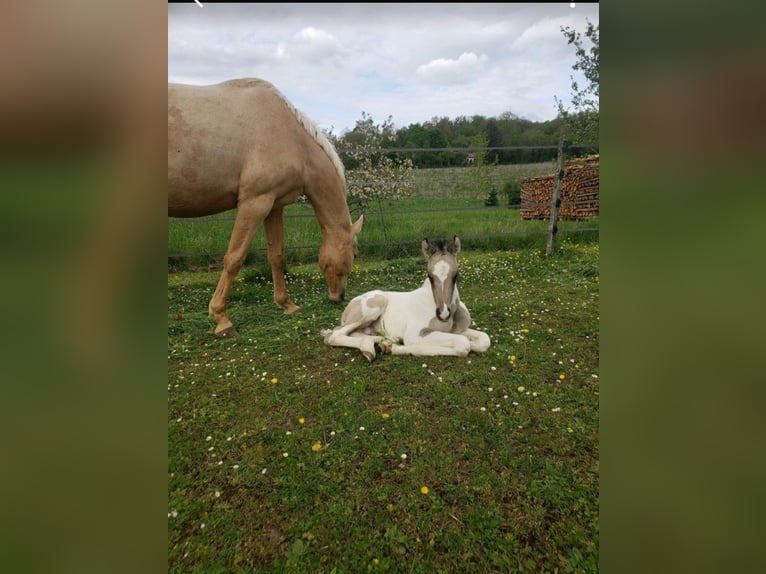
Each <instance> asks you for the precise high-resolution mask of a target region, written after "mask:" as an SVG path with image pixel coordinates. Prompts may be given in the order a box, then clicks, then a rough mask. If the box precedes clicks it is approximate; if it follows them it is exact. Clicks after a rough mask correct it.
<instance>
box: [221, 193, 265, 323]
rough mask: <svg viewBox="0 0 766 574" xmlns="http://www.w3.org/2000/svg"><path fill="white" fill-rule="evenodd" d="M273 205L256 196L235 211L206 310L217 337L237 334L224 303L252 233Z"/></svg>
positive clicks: (252, 235)
mask: <svg viewBox="0 0 766 574" xmlns="http://www.w3.org/2000/svg"><path fill="white" fill-rule="evenodd" d="M272 205H273V201H272V200H271V199H269V198H268V197H265V196H259V197H256V198H253V199H251V200H248V201H245V202H242V203H241V204H240V205H239V207H238V208H237V218H236V220H235V221H234V229H233V230H232V232H231V238H230V239H229V247H228V248H227V249H226V255H225V256H224V258H223V271H222V272H221V277H220V279H219V280H218V286H217V287H216V288H215V293H213V297H212V298H211V299H210V305H209V306H208V309H209V311H210V315H211V316H212V317H213V319H214V320H215V322H216V327H215V334H216V335H217V336H219V337H228V336H230V335H235V334H236V333H237V330H236V329H235V328H234V325H233V324H232V322H231V321H230V320H229V317H228V316H227V315H226V301H227V299H228V298H229V292H230V291H231V285H232V283H233V282H234V278H235V277H236V276H237V273H239V271H240V269H242V265H243V263H244V262H245V257H246V256H247V250H248V249H249V248H250V244H251V243H252V241H253V237H254V236H255V232H256V231H258V228H259V227H260V226H261V223H262V222H263V220H264V219H265V218H266V216H267V215H268V214H269V211H270V210H271V206H272Z"/></svg>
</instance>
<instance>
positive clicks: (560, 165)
mask: <svg viewBox="0 0 766 574" xmlns="http://www.w3.org/2000/svg"><path fill="white" fill-rule="evenodd" d="M564 136H565V131H564V130H561V137H559V153H558V160H557V165H556V177H555V180H554V181H555V183H554V186H553V197H551V217H550V223H549V224H548V244H547V245H546V247H545V254H546V255H550V254H551V253H553V242H554V240H555V239H556V233H557V232H558V230H559V228H558V226H557V225H556V221H557V219H558V215H559V206H560V205H561V185H562V184H563V183H564Z"/></svg>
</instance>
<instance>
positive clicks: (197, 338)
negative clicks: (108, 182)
mask: <svg viewBox="0 0 766 574" xmlns="http://www.w3.org/2000/svg"><path fill="white" fill-rule="evenodd" d="M543 246H544V237H542V238H540V239H539V240H538V242H537V244H535V245H534V246H533V247H532V248H523V249H515V250H511V251H507V250H506V251H490V252H481V251H478V250H476V249H474V246H473V245H472V244H471V242H470V241H464V243H463V249H464V252H463V253H462V254H461V257H460V293H461V298H462V299H463V300H464V301H465V302H466V304H467V305H468V307H469V309H470V310H471V313H472V315H473V317H474V320H475V321H476V327H477V328H479V329H481V330H484V331H486V332H487V333H488V334H489V335H490V337H491V338H492V347H491V348H490V349H489V351H488V352H487V353H485V354H481V355H476V354H472V355H470V356H469V357H468V358H464V359H458V358H451V357H427V358H423V357H420V358H418V357H407V356H390V355H386V356H383V357H380V358H379V359H378V360H376V361H375V362H374V363H368V362H367V361H365V360H364V358H363V357H362V355H361V354H360V353H359V352H358V351H356V350H353V349H342V348H332V347H328V346H326V345H324V343H323V341H322V337H321V336H320V335H319V332H320V330H321V329H324V328H329V327H332V326H334V325H337V324H338V321H339V318H340V313H341V308H340V307H338V306H334V305H331V304H330V303H328V302H326V286H325V283H324V280H323V278H322V277H321V276H320V275H319V273H318V269H317V266H316V263H312V264H306V265H295V266H293V267H292V268H291V270H290V273H289V276H288V280H289V282H288V289H289V290H290V293H291V295H292V296H293V298H294V299H295V301H296V302H297V303H298V304H299V305H301V306H302V312H301V313H300V314H299V315H294V316H289V315H285V314H283V313H282V311H281V310H280V309H279V308H277V307H276V306H275V305H274V303H273V301H272V291H271V289H272V286H271V282H270V273H269V271H268V268H267V267H265V266H263V267H261V268H258V267H250V268H246V269H245V270H244V271H243V272H242V273H241V274H240V276H239V277H238V279H237V282H236V284H235V286H234V288H233V289H232V294H231V297H230V300H229V310H230V317H231V319H232V320H233V321H234V323H235V325H236V326H237V328H238V330H239V335H238V336H237V337H236V338H235V339H223V340H219V339H216V338H214V337H213V335H212V332H213V327H214V324H213V322H212V321H211V320H210V319H209V318H208V317H207V304H208V300H209V298H210V296H211V295H212V292H213V290H214V288H215V284H216V281H217V279H218V273H217V272H208V271H205V272H202V271H198V272H184V273H171V274H170V275H169V276H168V371H169V378H168V411H169V413H168V458H169V463H168V488H169V501H168V514H169V516H168V531H169V554H168V561H169V571H170V572H179V573H180V572H184V573H186V572H312V573H318V572H326V573H330V572H337V573H344V572H348V573H357V572H368V571H369V572H535V573H538V572H555V571H558V572H596V571H597V564H598V540H599V526H598V525H599V518H598V516H599V507H598V497H599V488H598V476H599V471H598V466H599V463H598V404H599V397H598V390H599V385H598V372H599V371H598V257H599V249H598V245H597V244H596V243H593V242H585V243H576V242H575V237H574V236H573V237H571V238H565V239H563V241H561V242H560V244H559V249H558V250H557V252H556V253H555V254H554V255H553V256H552V257H550V258H546V257H545V256H544V255H543V254H542V253H543ZM424 273H425V260H424V259H423V258H422V256H420V257H405V258H401V259H397V260H391V261H382V260H371V259H366V258H364V257H361V258H360V259H359V260H358V261H357V264H356V265H355V269H354V271H353V272H352V274H351V276H350V278H349V285H348V295H349V296H350V297H351V296H354V295H356V294H359V293H361V292H363V291H366V290H369V289H372V288H383V289H397V290H409V289H414V288H415V287H417V286H419V284H420V282H421V281H422V279H423V277H424ZM511 355H513V356H514V358H515V360H513V361H511V360H510V358H509V357H510V356H511ZM560 375H564V378H563V379H562V378H560ZM273 379H276V382H274V383H272V380H273ZM520 387H523V390H521V391H520V390H519V389H520ZM300 419H303V422H302V423H301V422H300ZM315 444H320V445H321V448H320V449H319V450H318V451H314V450H312V446H313V445H315ZM285 453H286V454H287V456H285ZM403 454H406V458H403V457H402V455H403ZM423 486H427V487H428V489H429V492H428V494H422V493H421V487H423ZM203 524H204V528H203V526H202V525H203Z"/></svg>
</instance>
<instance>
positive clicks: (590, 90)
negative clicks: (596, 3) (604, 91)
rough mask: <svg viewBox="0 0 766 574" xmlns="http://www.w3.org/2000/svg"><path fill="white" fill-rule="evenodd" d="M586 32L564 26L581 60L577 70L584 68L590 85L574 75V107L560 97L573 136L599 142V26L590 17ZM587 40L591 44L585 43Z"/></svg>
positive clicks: (560, 112) (559, 103)
mask: <svg viewBox="0 0 766 574" xmlns="http://www.w3.org/2000/svg"><path fill="white" fill-rule="evenodd" d="M586 22H587V26H586V28H585V35H584V38H583V36H582V35H581V34H580V33H579V32H578V31H576V30H573V29H572V28H570V27H569V26H566V27H564V26H562V27H561V33H562V34H563V35H564V37H565V38H566V39H567V41H568V43H569V44H572V45H574V47H575V50H576V51H575V54H576V55H577V62H575V64H574V65H573V66H572V69H573V70H575V71H580V72H582V74H583V76H585V81H586V85H585V86H580V85H579V84H578V82H577V81H576V80H575V79H574V77H572V76H570V79H571V81H572V109H571V110H567V109H566V108H565V107H564V104H563V103H562V102H561V100H559V99H558V97H556V98H555V99H556V105H557V106H558V110H559V116H560V117H561V118H563V119H564V121H565V122H566V125H567V128H568V130H569V137H570V138H571V139H572V141H574V142H578V143H598V131H599V126H598V120H599V103H598V95H599V94H598V92H599V71H598V58H599V26H598V25H596V26H594V25H593V24H592V23H591V22H590V21H589V20H586ZM585 40H588V41H589V42H590V47H589V48H587V47H586V46H585Z"/></svg>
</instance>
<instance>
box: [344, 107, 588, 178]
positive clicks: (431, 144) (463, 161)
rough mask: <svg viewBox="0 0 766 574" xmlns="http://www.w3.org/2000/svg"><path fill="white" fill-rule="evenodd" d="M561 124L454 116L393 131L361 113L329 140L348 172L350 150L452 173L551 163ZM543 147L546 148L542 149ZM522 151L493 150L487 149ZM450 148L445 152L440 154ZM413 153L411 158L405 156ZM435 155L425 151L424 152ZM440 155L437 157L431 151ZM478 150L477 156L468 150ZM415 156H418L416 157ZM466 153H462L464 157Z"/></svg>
mask: <svg viewBox="0 0 766 574" xmlns="http://www.w3.org/2000/svg"><path fill="white" fill-rule="evenodd" d="M562 125H563V120H562V119H561V118H556V119H554V120H550V121H546V122H533V121H530V120H526V119H523V118H520V117H518V116H516V115H514V114H512V113H510V112H505V113H503V114H501V115H500V116H499V117H497V118H486V117H484V116H478V115H476V116H472V117H470V118H468V117H465V116H459V117H457V118H455V119H450V118H447V117H443V118H436V117H434V118H432V119H431V120H430V121H427V122H425V123H423V124H410V125H409V126H407V127H405V128H399V129H394V127H393V123H392V122H391V118H389V119H388V121H386V122H384V123H383V124H381V125H376V124H375V123H374V122H373V120H372V118H371V117H370V116H369V115H367V114H365V113H364V112H363V113H362V119H361V120H358V121H357V122H356V126H355V127H354V129H353V130H350V131H346V132H344V133H343V134H342V135H341V136H339V137H334V138H333V139H334V141H335V143H336V145H337V147H338V151H339V152H340V154H341V157H342V159H343V161H344V164H345V165H346V168H347V169H354V168H355V167H356V164H357V163H358V162H359V156H358V155H357V154H353V153H349V152H350V151H351V150H359V149H367V150H369V151H370V152H373V150H375V149H392V150H397V151H396V152H392V153H391V154H390V155H396V156H398V158H402V157H405V158H409V159H410V160H411V161H412V164H413V165H414V166H415V167H417V168H431V167H452V166H465V165H469V164H471V163H474V164H478V163H481V164H502V165H505V164H516V163H536V162H543V161H551V160H554V159H556V149H555V146H556V145H557V144H558V140H559V135H560V133H561V128H562ZM584 143H588V144H596V146H595V147H587V148H578V147H573V148H571V149H569V150H568V156H569V157H576V156H579V155H587V154H589V153H597V152H598V142H584ZM546 146H550V147H547V148H546ZM509 147H512V148H516V147H518V148H526V149H492V148H509ZM444 148H449V150H448V151H443V150H444ZM408 149H412V150H413V151H412V152H407V151H406V150H408ZM431 149H433V150H435V151H428V150H431ZM439 149H441V150H442V151H436V150H439ZM471 149H473V150H478V149H482V151H479V152H476V151H474V152H470V151H469V150H471ZM416 150H417V151H416ZM463 150H465V151H463Z"/></svg>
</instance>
